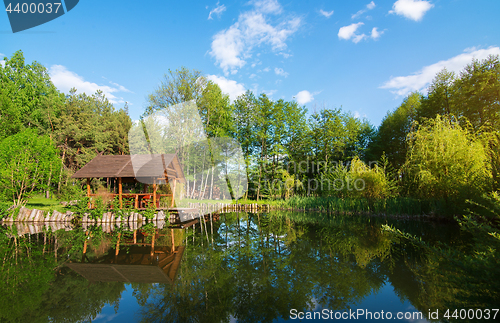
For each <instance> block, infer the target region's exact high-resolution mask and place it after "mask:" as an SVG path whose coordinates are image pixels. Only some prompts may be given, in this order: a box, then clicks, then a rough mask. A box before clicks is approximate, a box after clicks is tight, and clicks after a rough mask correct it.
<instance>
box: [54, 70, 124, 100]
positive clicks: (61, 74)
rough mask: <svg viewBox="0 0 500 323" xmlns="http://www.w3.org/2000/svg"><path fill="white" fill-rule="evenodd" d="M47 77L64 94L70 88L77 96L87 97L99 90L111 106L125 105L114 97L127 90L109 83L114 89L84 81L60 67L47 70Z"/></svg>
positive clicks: (119, 98) (120, 98)
mask: <svg viewBox="0 0 500 323" xmlns="http://www.w3.org/2000/svg"><path fill="white" fill-rule="evenodd" d="M49 75H50V79H51V80H52V83H54V85H55V86H56V87H57V88H58V89H59V90H60V91H62V92H64V93H69V90H71V88H75V89H76V90H77V91H76V93H77V94H80V93H86V94H87V95H92V94H94V93H95V92H96V91H97V90H101V91H102V92H103V93H104V95H105V96H106V98H107V99H108V100H109V102H111V103H113V104H116V103H125V101H124V100H123V98H122V97H117V96H116V95H115V94H116V93H117V92H130V90H128V89H127V88H125V87H123V86H121V85H119V84H116V83H112V82H110V83H111V84H112V85H114V87H112V86H107V85H98V84H97V83H92V82H89V81H85V80H84V79H83V77H81V76H80V75H78V74H76V73H75V72H71V71H68V69H67V68H66V67H65V66H62V65H52V66H51V67H50V69H49ZM113 93H115V94H113Z"/></svg>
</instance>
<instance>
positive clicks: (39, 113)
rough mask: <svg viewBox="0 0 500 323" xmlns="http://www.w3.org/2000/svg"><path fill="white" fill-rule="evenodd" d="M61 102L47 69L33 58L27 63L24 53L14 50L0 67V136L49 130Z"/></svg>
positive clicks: (62, 100) (1, 137) (62, 99)
mask: <svg viewBox="0 0 500 323" xmlns="http://www.w3.org/2000/svg"><path fill="white" fill-rule="evenodd" d="M63 102H64V95H62V94H61V93H59V91H58V90H57V89H56V87H55V86H54V84H52V82H51V80H50V76H49V73H48V71H47V69H46V68H45V67H44V66H43V65H41V64H40V63H38V62H36V61H35V62H33V63H31V64H26V63H25V61H24V55H23V52H22V51H17V52H15V53H14V54H13V55H12V57H11V58H5V63H4V66H0V139H3V138H5V137H8V136H11V135H14V134H16V133H18V132H20V131H22V130H23V129H25V128H38V129H39V130H40V132H41V133H43V132H48V131H49V130H50V129H51V128H52V121H53V119H54V117H56V116H57V115H58V113H59V111H60V109H61V106H62V103H63Z"/></svg>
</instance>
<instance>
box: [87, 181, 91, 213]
mask: <svg viewBox="0 0 500 323" xmlns="http://www.w3.org/2000/svg"><path fill="white" fill-rule="evenodd" d="M87 197H88V198H89V204H88V205H87V207H88V208H89V209H90V207H91V206H92V203H91V202H90V178H87Z"/></svg>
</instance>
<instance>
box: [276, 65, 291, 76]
mask: <svg viewBox="0 0 500 323" xmlns="http://www.w3.org/2000/svg"><path fill="white" fill-rule="evenodd" d="M274 73H276V75H281V76H284V77H288V73H287V72H285V71H284V70H283V69H282V68H281V67H280V68H278V67H275V68H274Z"/></svg>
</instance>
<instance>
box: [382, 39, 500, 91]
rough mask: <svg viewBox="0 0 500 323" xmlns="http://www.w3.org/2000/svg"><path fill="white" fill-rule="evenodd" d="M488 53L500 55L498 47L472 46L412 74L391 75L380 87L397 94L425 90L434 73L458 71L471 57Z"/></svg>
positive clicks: (486, 55)
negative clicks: (443, 70) (444, 69)
mask: <svg viewBox="0 0 500 323" xmlns="http://www.w3.org/2000/svg"><path fill="white" fill-rule="evenodd" d="M488 55H500V48H499V47H490V48H488V49H477V50H476V49H474V48H472V49H471V48H468V49H467V50H466V51H465V52H464V53H462V54H460V55H457V56H455V57H452V58H450V59H448V60H443V61H439V62H437V63H435V64H432V65H428V66H425V67H423V68H422V69H421V70H420V71H418V72H416V73H414V74H412V75H408V76H397V77H391V78H390V80H389V81H387V82H385V83H384V84H383V85H382V86H381V87H380V88H382V89H390V90H391V92H392V93H395V94H397V95H398V96H399V95H400V96H404V95H407V94H408V93H410V92H412V91H424V92H425V90H426V88H427V87H428V86H429V84H430V83H431V82H432V80H433V79H434V77H435V76H436V74H437V73H438V72H440V71H441V70H442V69H443V68H446V69H447V70H448V71H450V72H455V73H458V72H460V71H461V70H462V69H463V68H464V67H465V66H466V65H467V64H469V63H470V62H471V61H472V59H473V58H475V59H478V60H482V59H485V58H487V57H488Z"/></svg>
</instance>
